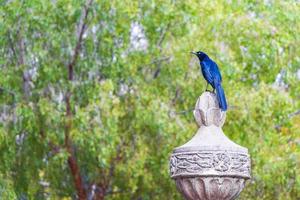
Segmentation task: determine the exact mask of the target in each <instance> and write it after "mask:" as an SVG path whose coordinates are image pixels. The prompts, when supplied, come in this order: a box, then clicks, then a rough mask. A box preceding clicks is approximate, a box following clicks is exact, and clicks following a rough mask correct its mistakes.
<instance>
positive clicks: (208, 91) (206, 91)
mask: <svg viewBox="0 0 300 200" xmlns="http://www.w3.org/2000/svg"><path fill="white" fill-rule="evenodd" d="M207 88H208V83H206V88H205V91H206V92H209V90H208V89H207Z"/></svg>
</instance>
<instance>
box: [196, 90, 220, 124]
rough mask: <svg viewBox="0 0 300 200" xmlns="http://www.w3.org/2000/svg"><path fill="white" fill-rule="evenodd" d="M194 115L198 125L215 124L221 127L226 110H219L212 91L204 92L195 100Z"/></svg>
mask: <svg viewBox="0 0 300 200" xmlns="http://www.w3.org/2000/svg"><path fill="white" fill-rule="evenodd" d="M194 117H195V120H196V122H197V124H198V125H199V126H210V125H213V124H214V125H215V126H218V127H222V126H223V124H224V122H225V118H226V112H223V111H221V109H220V108H219V104H218V101H217V98H216V94H215V93H212V92H204V93H203V94H202V95H201V96H200V97H199V98H198V100H197V103H196V105H195V110H194Z"/></svg>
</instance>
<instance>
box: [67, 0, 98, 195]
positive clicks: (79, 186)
mask: <svg viewBox="0 0 300 200" xmlns="http://www.w3.org/2000/svg"><path fill="white" fill-rule="evenodd" d="M92 2H93V0H88V1H87V3H86V5H85V6H84V8H83V15H82V17H81V20H80V24H79V26H78V31H77V33H79V34H78V37H77V42H76V46H75V48H74V51H73V56H72V57H71V59H70V62H69V64H68V66H67V67H68V80H69V82H72V81H73V78H74V67H75V65H76V62H77V58H78V55H79V53H80V50H81V43H82V40H83V34H84V31H85V30H86V27H87V17H88V14H89V11H90V7H91V5H92ZM71 96H72V92H71V91H70V89H68V90H67V92H66V95H65V103H66V123H65V141H64V142H65V148H66V149H67V151H68V153H69V157H68V165H69V168H70V170H71V174H72V176H73V179H74V185H75V189H76V191H77V196H78V198H79V199H80V200H86V199H87V192H86V189H85V187H84V183H83V180H82V177H81V173H80V167H79V165H78V163H77V159H76V155H75V151H74V147H73V145H72V140H71V138H70V132H71V129H72V119H73V116H72V110H71Z"/></svg>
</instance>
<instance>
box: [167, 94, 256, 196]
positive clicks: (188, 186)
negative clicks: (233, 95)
mask: <svg viewBox="0 0 300 200" xmlns="http://www.w3.org/2000/svg"><path fill="white" fill-rule="evenodd" d="M194 117H195V120H196V122H197V124H198V125H199V129H198V131H197V133H196V135H195V136H194V137H193V138H192V139H191V140H190V141H188V142H187V143H186V144H184V145H182V146H180V147H177V148H175V149H174V151H173V153H172V155H171V158H170V174H171V178H172V179H174V180H175V182H176V186H177V189H178V190H179V191H180V192H181V193H182V195H183V196H184V198H185V199H186V200H232V199H236V198H237V197H238V195H239V194H240V192H241V191H242V190H243V188H244V186H245V182H246V180H247V179H250V156H249V154H248V150H247V148H245V147H242V146H240V145H238V144H235V143H234V142H232V141H231V140H230V139H228V138H227V137H226V136H225V134H224V133H223V131H222V126H223V124H224V122H225V118H226V112H223V111H221V109H219V106H218V102H217V97H216V95H215V93H212V92H204V93H203V94H202V95H201V96H200V97H199V98H198V100H197V103H196V106H195V110H194Z"/></svg>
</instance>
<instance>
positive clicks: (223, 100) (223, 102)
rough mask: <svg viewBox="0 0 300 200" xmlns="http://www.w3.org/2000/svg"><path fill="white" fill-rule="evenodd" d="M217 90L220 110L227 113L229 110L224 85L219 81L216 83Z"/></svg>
mask: <svg viewBox="0 0 300 200" xmlns="http://www.w3.org/2000/svg"><path fill="white" fill-rule="evenodd" d="M215 88H216V91H217V98H218V102H219V106H220V109H221V110H222V111H226V110H227V102H226V97H225V94H224V90H223V88H222V85H221V83H220V82H219V81H215Z"/></svg>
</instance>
